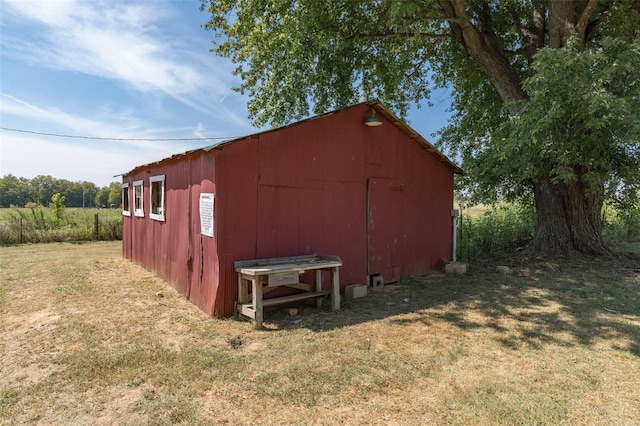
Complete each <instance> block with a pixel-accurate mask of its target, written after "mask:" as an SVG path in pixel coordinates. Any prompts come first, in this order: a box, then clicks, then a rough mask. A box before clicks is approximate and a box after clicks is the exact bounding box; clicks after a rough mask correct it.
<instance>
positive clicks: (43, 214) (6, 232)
mask: <svg viewBox="0 0 640 426" xmlns="http://www.w3.org/2000/svg"><path fill="white" fill-rule="evenodd" d="M96 216H97V220H98V222H97V228H96V222H95V219H96ZM118 239H122V211H121V210H120V209H96V208H73V207H70V208H64V209H63V210H62V212H61V213H60V216H59V217H58V216H56V214H55V213H54V212H53V210H52V209H51V208H48V207H42V206H35V207H11V208H0V245H8V244H19V243H48V242H62V241H91V240H118Z"/></svg>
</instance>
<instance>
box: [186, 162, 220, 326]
mask: <svg viewBox="0 0 640 426" xmlns="http://www.w3.org/2000/svg"><path fill="white" fill-rule="evenodd" d="M216 164H217V161H216V157H215V153H214V152H206V153H203V154H201V155H198V156H194V157H193V158H192V159H191V161H190V168H191V170H190V175H191V190H190V195H189V202H188V205H189V206H190V211H191V223H190V231H189V233H190V241H191V245H190V247H189V248H187V250H185V251H187V252H189V256H190V257H189V256H188V258H187V262H188V263H189V265H190V266H191V268H190V270H189V278H190V280H189V281H190V285H189V300H191V301H192V302H193V303H195V304H196V305H197V306H198V307H200V309H202V310H203V311H205V312H206V313H207V314H209V315H213V314H214V313H215V309H214V304H215V302H216V293H217V291H218V288H219V286H218V284H219V282H220V281H219V278H220V271H219V268H218V240H219V236H220V223H219V222H218V216H219V215H218V214H217V213H218V210H219V207H220V200H219V197H218V194H217V193H216V192H217V186H216V184H215V170H216ZM201 193H213V194H214V197H215V198H214V232H213V235H214V236H213V238H212V237H209V236H206V235H202V232H201V229H200V194H201Z"/></svg>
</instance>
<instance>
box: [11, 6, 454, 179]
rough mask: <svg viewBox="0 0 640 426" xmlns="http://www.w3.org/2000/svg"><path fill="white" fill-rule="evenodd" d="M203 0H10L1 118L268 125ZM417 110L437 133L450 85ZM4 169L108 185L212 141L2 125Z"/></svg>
mask: <svg viewBox="0 0 640 426" xmlns="http://www.w3.org/2000/svg"><path fill="white" fill-rule="evenodd" d="M199 6H200V2H199V1H197V0H182V1H180V0H176V1H162V0H158V1H150V0H149V1H117V0H116V1H113V0H112V1H76V0H68V1H67V0H50V1H29V0H0V47H1V50H0V127H6V128H14V129H23V130H29V131H35V132H43V133H55V134H66V135H81V136H92V137H112V138H123V139H126V138H131V139H140V138H199V137H212V138H213V137H235V136H242V135H247V134H251V133H255V132H257V131H259V130H262V129H257V128H255V127H252V125H251V123H250V121H249V120H248V118H247V110H246V103H247V99H246V97H244V96H242V95H240V94H238V93H235V92H233V91H232V87H234V86H236V85H238V80H237V78H236V77H234V76H233V75H232V73H231V71H232V69H233V68H234V65H233V64H231V62H230V61H229V60H228V59H225V58H219V57H217V56H215V55H214V54H213V53H211V52H209V49H210V48H211V39H212V37H213V34H212V33H210V32H207V31H205V30H204V29H203V28H202V27H201V24H203V23H205V22H206V21H207V19H208V15H207V13H206V12H200V11H199ZM432 101H433V102H434V104H435V105H436V106H435V107H434V108H428V107H426V106H424V107H423V108H420V109H413V110H412V111H411V112H410V114H409V116H408V117H407V118H408V120H409V122H410V124H411V126H412V127H413V128H414V129H416V130H417V131H418V132H420V133H421V134H422V135H423V136H425V137H426V138H427V139H429V140H434V138H433V137H432V136H431V134H432V133H433V132H435V131H437V130H438V129H439V128H441V127H442V126H444V124H445V122H446V119H447V117H448V113H446V109H447V108H448V106H449V102H448V94H447V93H446V92H439V93H436V94H434V96H433V98H432ZM0 138H1V139H0V176H4V175H7V174H13V175H15V176H21V177H26V178H33V177H34V176H37V175H52V176H54V177H56V178H61V179H69V180H72V181H84V180H86V181H90V182H94V183H96V184H97V185H99V186H103V185H108V184H109V183H110V182H112V181H119V178H114V177H113V176H114V175H117V174H119V173H123V172H126V171H129V170H131V169H132V168H134V167H135V166H137V165H140V164H145V163H148V162H152V161H156V160H159V159H162V158H165V157H168V156H170V155H172V154H175V153H179V152H184V151H186V150H189V149H192V148H198V147H202V146H206V145H210V144H211V143H212V141H206V140H205V141H170V142H168V141H153V142H151V141H135V140H125V141H105V140H86V139H72V138H57V137H51V136H40V135H34V134H28V133H16V132H9V131H4V130H2V131H0Z"/></svg>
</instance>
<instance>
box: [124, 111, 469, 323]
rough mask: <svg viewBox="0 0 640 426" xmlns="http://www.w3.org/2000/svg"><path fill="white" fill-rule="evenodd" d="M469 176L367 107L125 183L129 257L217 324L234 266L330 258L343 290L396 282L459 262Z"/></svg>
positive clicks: (218, 149) (233, 284)
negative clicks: (457, 193) (461, 210)
mask: <svg viewBox="0 0 640 426" xmlns="http://www.w3.org/2000/svg"><path fill="white" fill-rule="evenodd" d="M372 114H373V115H374V117H377V119H378V120H380V121H381V122H382V125H380V126H375V127H369V126H366V125H365V124H364V122H365V121H367V119H370V118H371V116H372ZM460 172H461V170H460V169H459V168H458V167H457V166H456V165H455V164H453V163H452V162H451V161H449V160H448V159H447V158H446V157H445V156H444V155H443V154H441V153H440V152H438V150H436V149H435V148H434V147H433V145H431V144H430V143H429V142H427V141H426V140H425V139H424V138H423V137H422V136H420V135H419V134H418V133H416V132H415V131H414V130H413V129H411V128H410V127H409V126H408V125H407V124H406V123H404V122H403V121H402V120H400V119H399V118H398V117H396V116H395V115H394V114H393V113H391V112H390V111H388V110H387V109H385V108H384V107H383V106H382V104H380V102H378V101H368V102H364V103H361V104H357V105H353V106H350V107H347V108H345V109H342V110H338V111H334V112H331V113H328V114H325V115H322V116H317V117H313V118H309V119H306V120H303V121H300V122H297V123H294V124H291V125H288V126H285V127H280V128H277V129H273V130H268V131H264V132H260V133H256V134H254V135H250V136H247V137H243V138H239V139H235V140H232V141H226V142H223V143H220V144H218V145H214V146H211V147H207V148H202V149H198V150H194V151H189V152H186V153H184V154H179V155H174V156H172V157H170V158H166V159H164V160H161V161H158V162H156V163H152V164H147V165H143V166H139V167H136V168H135V169H133V170H131V171H130V172H128V173H126V174H124V175H123V225H122V227H123V232H122V249H123V255H124V257H125V258H127V259H130V260H132V261H133V262H136V263H138V264H140V265H142V266H143V267H145V268H147V269H149V270H151V271H153V272H154V273H156V274H157V275H159V276H160V277H161V278H163V279H164V280H166V281H168V282H170V283H172V284H173V285H174V286H175V287H176V288H177V289H178V290H179V291H180V292H181V293H183V294H184V295H185V296H186V297H187V298H188V299H189V300H191V301H192V302H193V303H195V304H196V305H197V306H199V307H200V309H202V310H203V311H204V312H206V313H207V314H210V315H214V316H229V315H232V314H233V311H234V303H235V302H236V299H237V295H238V290H237V285H238V284H237V282H238V281H237V275H236V272H235V270H234V265H233V263H234V261H237V260H246V259H259V258H272V257H282V256H297V255H305V254H313V253H321V254H330V255H337V256H340V258H341V259H342V262H343V265H342V268H341V270H340V281H341V282H340V285H341V287H344V286H346V285H350V284H365V283H369V282H370V279H371V277H373V276H382V277H383V279H384V281H385V282H393V281H397V280H398V279H400V278H401V277H403V276H410V275H416V274H422V273H424V272H426V271H428V270H430V269H432V268H434V267H435V266H436V265H438V264H441V263H443V262H445V261H447V260H449V259H450V258H451V250H452V243H453V242H452V219H451V209H452V207H453V177H454V173H460Z"/></svg>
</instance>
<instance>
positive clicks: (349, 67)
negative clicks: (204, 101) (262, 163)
mask: <svg viewBox="0 0 640 426" xmlns="http://www.w3.org/2000/svg"><path fill="white" fill-rule="evenodd" d="M384 3H385V4H384V6H381V5H380V2H360V1H343V0H326V1H317V0H302V1H293V0H270V1H267V0H250V1H229V0H211V1H203V6H202V7H203V8H207V10H208V11H209V12H210V13H211V19H210V21H209V23H207V24H206V25H205V28H207V29H209V30H211V31H213V32H214V34H215V37H216V39H215V40H214V44H215V49H214V51H215V52H216V53H217V54H219V55H221V56H226V57H230V58H231V59H232V60H233V62H235V63H237V64H238V66H237V68H236V69H235V71H234V73H235V74H236V75H238V76H240V78H241V79H242V83H241V84H240V86H239V87H238V88H237V90H238V91H239V92H241V93H246V94H248V95H249V104H248V108H249V113H250V118H252V119H253V120H254V122H255V124H256V125H263V124H265V123H270V124H271V125H274V126H277V125H281V124H284V123H287V122H290V121H292V120H294V119H299V118H302V117H306V116H307V115H308V114H309V110H310V109H312V110H313V111H314V112H316V113H323V112H326V111H328V110H331V109H336V108H340V107H344V106H345V105H348V104H351V103H355V102H356V101H359V100H362V99H369V98H374V97H377V98H380V99H383V100H384V101H385V103H386V104H387V105H388V106H390V107H392V108H395V109H396V110H398V111H399V112H401V113H405V112H406V111H407V109H408V106H409V104H410V103H417V102H419V101H420V100H422V99H424V98H426V97H428V95H429V92H430V86H431V79H430V76H429V66H428V64H427V62H426V58H427V56H428V55H429V51H431V50H433V49H434V44H435V41H436V39H430V38H426V37H420V36H419V35H418V33H419V32H423V31H433V32H434V33H437V32H443V29H442V28H441V25H439V23H438V22H428V21H427V20H425V19H422V15H424V14H425V13H429V12H428V6H422V5H420V4H419V3H418V2H398V1H393V2H384ZM381 9H382V10H383V13H381ZM393 32H398V33H404V34H405V36H393V34H392V33H393ZM411 34H416V35H417V36H415V37H413V36H411Z"/></svg>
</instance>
